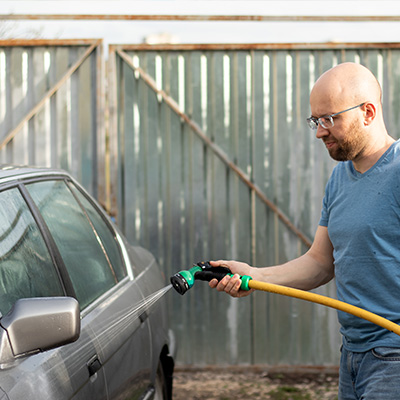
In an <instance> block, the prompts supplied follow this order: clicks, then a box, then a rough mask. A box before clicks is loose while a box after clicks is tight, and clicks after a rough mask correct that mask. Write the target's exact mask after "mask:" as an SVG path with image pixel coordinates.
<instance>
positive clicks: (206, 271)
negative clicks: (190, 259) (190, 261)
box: [171, 261, 251, 294]
mask: <svg viewBox="0 0 400 400" xmlns="http://www.w3.org/2000/svg"><path fill="white" fill-rule="evenodd" d="M228 274H229V275H231V276H232V274H231V270H230V269H229V268H226V267H212V266H211V265H210V263H209V262H208V261H201V262H199V263H197V264H195V265H194V266H193V267H192V268H190V269H188V270H183V271H180V272H177V273H176V274H175V275H173V276H171V283H172V286H173V287H174V289H175V290H176V291H177V292H178V293H179V294H185V293H186V292H187V291H188V290H189V289H190V288H191V287H192V286H193V285H194V281H195V280H200V281H207V282H210V281H211V280H212V279H217V280H218V281H220V280H221V279H222V278H223V277H224V276H225V275H228ZM240 278H241V280H242V284H241V286H240V288H241V289H242V290H249V280H250V279H251V277H250V276H247V275H243V276H241V277H240Z"/></svg>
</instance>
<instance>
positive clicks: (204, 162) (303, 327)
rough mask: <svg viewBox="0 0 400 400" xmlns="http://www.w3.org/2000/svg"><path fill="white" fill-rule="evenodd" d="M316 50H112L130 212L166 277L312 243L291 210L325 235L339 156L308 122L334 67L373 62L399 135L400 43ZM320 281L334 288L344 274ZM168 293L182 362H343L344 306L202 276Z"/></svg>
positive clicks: (135, 234) (292, 252)
mask: <svg viewBox="0 0 400 400" xmlns="http://www.w3.org/2000/svg"><path fill="white" fill-rule="evenodd" d="M312 46H313V45H310V46H307V45H288V46H285V45H264V46H262V45H253V46H252V45H249V46H237V48H235V46H226V47H225V48H224V46H212V45H209V46H207V45H198V46H196V45H193V46H188V45H182V46H179V45H178V46H160V47H154V46H152V47H150V46H144V45H143V46H111V47H110V52H109V53H110V59H111V62H112V64H111V65H114V69H112V70H111V72H112V73H115V76H116V90H115V92H116V95H115V96H114V97H112V98H111V100H112V101H111V109H112V110H115V111H116V114H115V115H110V117H111V120H113V118H115V121H117V123H114V124H111V126H114V127H115V130H114V131H113V132H111V134H112V136H111V138H112V140H111V149H112V154H114V157H117V160H118V161H117V162H118V165H117V167H116V168H114V169H113V170H112V171H114V173H115V176H116V177H117V179H115V182H118V186H117V187H115V191H113V190H111V193H115V194H116V203H117V205H118V207H117V211H118V222H119V224H120V226H121V227H122V228H123V230H124V232H125V233H126V235H127V236H128V238H129V239H130V240H131V241H133V242H136V243H139V244H141V245H143V246H145V247H147V248H149V249H150V250H151V251H152V252H153V253H154V254H155V255H156V256H157V258H158V260H159V262H160V264H161V266H162V268H163V270H164V272H165V274H166V275H167V277H168V276H170V275H172V274H173V273H175V272H176V271H178V270H180V269H186V268H188V267H190V266H191V265H192V263H193V262H197V261H200V260H206V259H220V258H226V259H231V258H232V259H239V260H243V261H246V262H249V263H252V264H254V265H259V266H261V265H271V264H275V263H282V262H285V261H286V260H288V259H291V258H293V257H296V256H298V255H300V254H302V253H303V252H304V251H305V250H306V249H307V246H306V244H305V243H306V241H304V240H302V238H301V237H300V236H299V235H298V234H296V232H293V230H292V229H290V226H288V225H287V224H286V223H285V221H284V220H283V219H282V218H281V217H280V215H279V212H281V213H282V214H283V215H285V216H287V217H288V219H289V220H290V221H291V222H292V223H293V225H294V226H295V227H297V228H298V229H299V231H300V232H301V233H303V234H304V237H309V238H312V237H313V234H314V231H315V229H316V226H317V224H318V220H319V215H320V208H321V202H322V197H323V193H324V187H325V184H326V181H327V179H328V177H329V175H330V173H331V171H332V168H333V167H334V165H335V163H334V162H333V161H332V160H331V159H330V158H329V156H328V154H327V152H326V151H325V149H324V147H323V144H321V143H320V142H319V141H317V140H316V139H315V138H314V137H313V133H312V132H310V130H309V129H308V127H307V125H306V123H305V118H306V117H307V116H308V115H309V112H310V111H309V92H310V89H311V87H312V85H313V83H314V81H315V79H316V78H317V77H318V76H319V75H320V74H321V73H322V72H323V71H325V70H327V69H328V68H330V67H332V66H333V65H335V64H337V63H339V62H343V61H355V62H360V63H363V64H364V65H366V66H367V67H369V68H370V69H371V70H372V71H373V72H374V73H375V74H376V76H377V77H378V79H379V80H380V82H381V84H382V87H383V93H384V107H385V110H386V113H385V118H386V123H387V125H388V130H389V132H391V134H392V135H393V136H394V137H395V138H397V137H398V133H397V129H396V128H397V126H398V119H399V113H398V112H397V110H398V109H399V105H400V104H399V102H400V98H399V97H400V95H399V90H398V89H399V88H398V86H399V85H400V80H399V73H400V72H399V71H400V68H399V62H400V61H399V49H398V47H399V46H398V45H396V44H393V45H379V44H377V45H373V46H372V45H351V44H348V45H346V44H342V45H340V44H332V45H323V46H321V45H314V47H312ZM202 135H204V137H203V136H202ZM113 138H114V139H113ZM113 140H114V142H113ZM113 143H114V144H113ZM236 168H238V169H239V172H237V171H236ZM241 173H243V175H244V179H243V176H241ZM246 180H248V182H246ZM252 184H254V185H256V186H257V189H259V191H261V192H262V194H263V195H265V197H266V198H267V199H269V200H270V201H271V202H272V203H273V204H274V205H276V207H277V209H278V211H279V212H276V210H274V209H273V208H271V207H270V206H269V205H268V204H267V203H266V202H265V201H264V199H263V196H262V195H261V196H260V195H259V193H258V192H257V190H254V188H253V187H252V186H251V185H252ZM316 291H317V292H318V293H320V294H324V295H328V296H331V297H335V286H334V283H330V284H329V285H326V286H325V287H322V288H319V289H318V290H316ZM168 301H169V311H170V317H171V319H172V322H173V327H174V329H175V331H176V332H177V335H178V343H179V355H178V362H179V363H182V364H196V365H204V364H246V363H267V364H287V363H288V364H314V365H324V364H337V363H338V353H339V347H340V336H339V333H338V324H337V320H336V312H335V311H334V310H330V309H327V308H324V307H321V306H318V305H315V304H310V303H306V302H301V301H299V300H294V299H290V298H284V297H282V296H277V295H273V294H265V293H254V295H253V296H250V297H247V298H245V299H240V300H236V299H231V298H229V297H228V296H225V295H221V294H220V293H216V292H215V291H211V290H210V289H209V288H208V286H207V285H206V284H202V283H198V284H196V285H195V287H194V288H193V289H192V290H191V291H189V292H188V293H187V294H186V295H185V296H184V297H180V296H178V295H177V294H175V293H171V294H170V295H169V298H168Z"/></svg>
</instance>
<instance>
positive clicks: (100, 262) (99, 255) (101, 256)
mask: <svg viewBox="0 0 400 400" xmlns="http://www.w3.org/2000/svg"><path fill="white" fill-rule="evenodd" d="M26 188H27V189H28V191H29V193H30V195H31V196H32V198H33V200H34V201H35V203H36V205H37V206H38V208H39V210H40V212H41V214H42V216H43V218H44V220H45V222H46V224H47V226H48V228H49V230H50V232H51V234H52V236H53V238H54V241H55V242H56V245H57V247H58V249H59V251H60V254H61V256H62V258H63V261H64V264H65V267H66V268H67V270H68V273H69V275H70V277H71V281H72V285H73V287H74V289H75V293H76V297H77V300H78V301H79V303H80V307H81V309H83V308H85V307H86V306H87V305H89V304H90V303H91V302H93V301H94V300H95V299H97V298H98V297H99V296H101V295H102V294H103V293H105V292H106V291H107V290H108V289H110V288H111V287H113V286H114V285H115V284H116V282H117V281H118V280H117V277H116V275H115V272H114V271H113V268H112V266H111V264H110V262H109V259H108V257H107V256H106V254H105V252H104V247H103V246H102V243H101V240H100V238H99V237H98V235H97V234H96V232H95V231H94V229H93V227H92V225H91V223H90V222H89V220H88V219H87V217H86V215H85V213H84V212H83V211H82V209H81V207H80V205H79V203H78V202H77V201H76V199H75V197H74V196H73V194H72V193H71V191H70V190H69V188H68V186H67V185H66V184H65V182H64V181H42V182H36V183H32V184H28V185H26Z"/></svg>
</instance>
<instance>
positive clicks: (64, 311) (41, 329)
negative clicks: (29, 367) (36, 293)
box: [0, 297, 81, 363]
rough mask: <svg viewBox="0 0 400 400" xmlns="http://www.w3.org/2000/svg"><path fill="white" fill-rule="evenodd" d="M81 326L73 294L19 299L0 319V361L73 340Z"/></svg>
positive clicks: (44, 349) (7, 360) (77, 305)
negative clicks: (70, 295)
mask: <svg viewBox="0 0 400 400" xmlns="http://www.w3.org/2000/svg"><path fill="white" fill-rule="evenodd" d="M80 327H81V324H80V311H79V303H78V302H77V301H76V300H75V299H73V298H72V297H38V298H29V299H20V300H18V301H17V302H16V303H15V304H14V306H13V308H12V309H11V310H10V312H9V313H8V314H7V315H5V316H4V317H3V318H2V319H1V320H0V363H4V362H9V361H11V360H13V359H14V358H16V357H20V356H23V355H28V354H32V353H38V352H42V351H46V350H50V349H53V348H55V347H59V346H62V345H64V344H67V343H72V342H74V341H76V340H77V339H78V338H79V335H80Z"/></svg>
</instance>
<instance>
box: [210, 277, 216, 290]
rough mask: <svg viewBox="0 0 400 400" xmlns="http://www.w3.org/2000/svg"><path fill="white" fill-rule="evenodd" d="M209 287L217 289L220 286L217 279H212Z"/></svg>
mask: <svg viewBox="0 0 400 400" xmlns="http://www.w3.org/2000/svg"><path fill="white" fill-rule="evenodd" d="M208 285H209V286H210V288H213V289H214V288H216V287H217V285H218V280H217V279H211V281H210V282H208Z"/></svg>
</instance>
